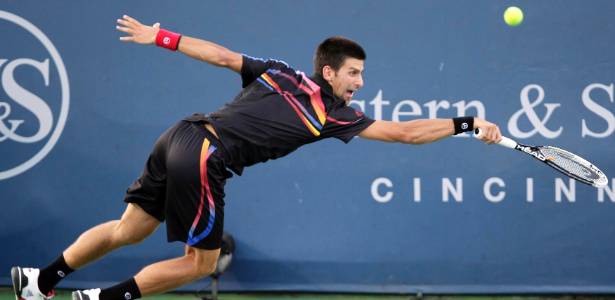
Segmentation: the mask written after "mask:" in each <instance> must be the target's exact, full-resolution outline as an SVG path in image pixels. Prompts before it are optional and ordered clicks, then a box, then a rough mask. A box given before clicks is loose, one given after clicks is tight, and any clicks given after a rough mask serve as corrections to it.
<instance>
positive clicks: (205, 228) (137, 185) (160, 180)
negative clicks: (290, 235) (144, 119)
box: [124, 120, 232, 249]
mask: <svg viewBox="0 0 615 300" xmlns="http://www.w3.org/2000/svg"><path fill="white" fill-rule="evenodd" d="M224 155H225V154H224V148H222V147H221V144H220V142H219V140H218V139H217V138H216V137H215V136H214V135H213V134H212V133H210V132H209V131H208V130H207V129H205V126H204V123H203V122H202V121H201V122H190V121H185V120H184V121H180V122H179V123H177V124H175V125H174V126H173V127H171V128H169V129H168V130H167V131H166V132H164V133H163V134H162V135H161V136H160V137H159V138H158V140H157V141H156V144H155V145H154V149H153V151H152V153H151V154H150V156H149V158H148V159H147V163H146V164H145V169H144V170H143V174H142V175H141V177H139V178H138V179H137V180H136V181H135V182H134V183H133V184H132V185H131V186H130V187H129V188H128V190H127V191H126V197H125V198H124V201H125V202H127V203H135V204H137V205H139V207H141V208H142V209H143V210H145V211H146V212H147V213H148V214H150V215H152V216H153V217H155V218H156V219H158V220H159V221H160V222H165V221H166V223H167V240H168V241H169V242H173V241H181V242H184V243H186V244H187V245H188V246H192V247H196V248H200V249H218V248H220V245H221V241H222V232H223V229H224V184H225V183H226V179H227V178H230V177H231V176H232V174H231V173H230V172H229V171H228V170H227V169H226V166H225V164H224Z"/></svg>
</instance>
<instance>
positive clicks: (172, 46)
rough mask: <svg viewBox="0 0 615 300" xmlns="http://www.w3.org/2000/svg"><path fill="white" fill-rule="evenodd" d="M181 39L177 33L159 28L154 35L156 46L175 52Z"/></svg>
mask: <svg viewBox="0 0 615 300" xmlns="http://www.w3.org/2000/svg"><path fill="white" fill-rule="evenodd" d="M181 37H182V35H181V34H179V33H175V32H172V31H168V30H164V29H162V28H160V30H159V31H158V34H157V35H156V46H158V47H162V48H167V49H169V50H173V51H175V50H177V46H178V45H179V40H180V39H181Z"/></svg>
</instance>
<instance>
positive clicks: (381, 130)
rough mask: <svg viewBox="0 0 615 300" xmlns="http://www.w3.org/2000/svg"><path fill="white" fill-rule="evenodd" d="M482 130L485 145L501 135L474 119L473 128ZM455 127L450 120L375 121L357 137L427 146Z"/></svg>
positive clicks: (487, 124) (486, 123)
mask: <svg viewBox="0 0 615 300" xmlns="http://www.w3.org/2000/svg"><path fill="white" fill-rule="evenodd" d="M476 128H480V129H481V130H483V132H484V135H483V136H482V138H481V140H483V141H484V142H485V143H487V144H493V143H497V142H498V141H500V139H501V138H502V134H501V133H500V129H499V128H498V126H497V125H495V124H493V123H490V122H488V121H485V120H482V119H479V118H474V128H473V129H476ZM454 133H455V127H454V124H453V120H452V119H418V120H412V121H407V122H393V121H376V122H374V123H373V124H372V125H370V126H369V127H367V128H366V129H365V130H363V131H362V132H361V133H360V134H359V136H360V137H362V138H366V139H370V140H378V141H384V142H398V143H405V144H427V143H432V142H435V141H437V140H440V139H443V138H445V137H449V136H452V135H453V134H454Z"/></svg>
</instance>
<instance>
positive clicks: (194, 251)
mask: <svg viewBox="0 0 615 300" xmlns="http://www.w3.org/2000/svg"><path fill="white" fill-rule="evenodd" d="M186 255H188V256H192V257H193V261H194V271H195V275H196V276H197V277H199V278H200V277H205V276H208V275H211V274H212V273H214V272H215V271H216V266H217V264H218V256H219V255H220V249H215V250H205V249H198V248H193V247H190V248H189V250H188V251H186Z"/></svg>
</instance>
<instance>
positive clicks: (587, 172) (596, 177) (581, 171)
mask: <svg viewBox="0 0 615 300" xmlns="http://www.w3.org/2000/svg"><path fill="white" fill-rule="evenodd" d="M474 133H475V137H476V138H480V137H481V136H482V134H481V133H482V132H481V130H480V128H477V129H475V130H474ZM498 144H499V145H500V146H504V147H506V148H510V149H515V150H519V151H521V152H523V153H526V154H528V155H531V156H533V157H534V158H536V159H537V160H539V161H542V162H543V163H545V164H547V165H548V166H550V167H552V168H554V169H556V170H558V171H559V172H561V173H562V174H564V175H566V176H568V177H571V178H574V179H576V180H578V181H580V182H583V183H585V184H589V185H592V186H595V187H597V188H601V187H605V186H606V185H607V184H608V179H607V178H606V175H604V173H603V172H602V171H600V169H598V167H596V166H594V165H593V164H592V163H590V162H588V161H587V160H585V159H583V158H582V157H580V156H578V155H575V154H574V153H570V152H568V151H566V150H563V149H560V148H557V147H553V146H528V145H523V144H519V143H517V142H515V141H514V140H512V139H510V138H507V137H505V136H502V140H501V141H500V142H499V143H498Z"/></svg>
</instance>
